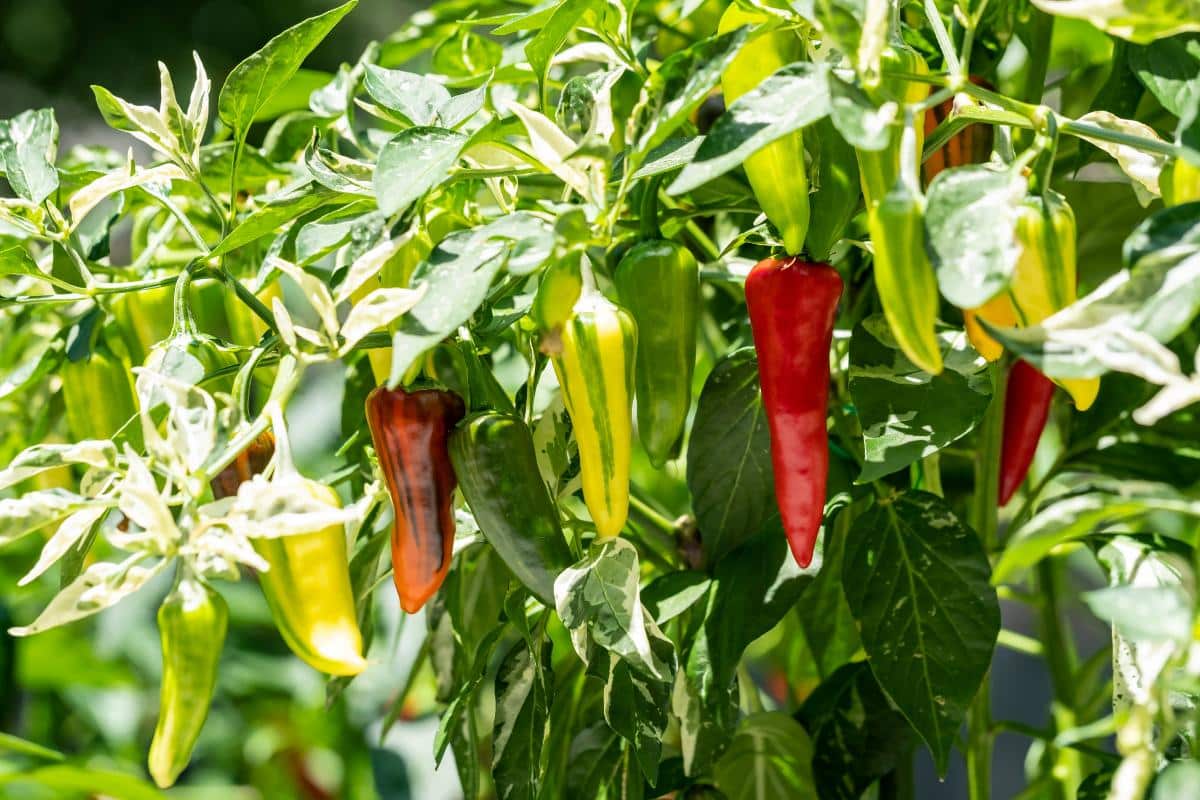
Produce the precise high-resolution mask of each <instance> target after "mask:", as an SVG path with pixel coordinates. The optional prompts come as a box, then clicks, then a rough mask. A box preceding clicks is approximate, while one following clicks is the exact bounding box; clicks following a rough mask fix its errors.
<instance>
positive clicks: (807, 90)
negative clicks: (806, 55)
mask: <svg viewBox="0 0 1200 800" xmlns="http://www.w3.org/2000/svg"><path fill="white" fill-rule="evenodd" d="M829 109H830V104H829V86H828V69H827V68H826V67H825V66H824V65H823V64H813V63H810V62H807V61H802V62H800V63H797V64H789V65H787V66H786V67H783V68H782V69H780V70H779V71H778V72H776V73H774V74H773V75H770V76H768V77H767V78H766V79H765V80H764V81H763V82H762V83H760V84H759V85H758V86H756V87H755V88H754V89H751V90H750V91H749V92H747V93H746V94H744V95H742V96H741V97H739V98H738V99H737V100H736V101H734V103H733V105H731V106H730V107H729V109H728V110H727V111H726V112H725V113H724V114H722V115H721V116H720V117H718V118H717V121H716V124H715V125H713V128H712V130H711V131H709V133H708V136H706V137H705V138H704V142H703V144H701V145H700V150H699V151H698V152H697V153H696V156H695V158H693V159H692V160H691V161H690V162H688V164H687V165H686V166H684V168H683V171H682V172H680V173H679V177H677V178H676V179H675V182H674V183H672V184H671V186H670V188H669V189H668V191H669V192H670V193H671V194H683V193H684V192H688V191H691V190H692V189H695V188H697V187H698V186H702V185H703V184H705V183H708V182H709V181H710V180H712V179H713V178H716V177H718V176H719V175H724V174H725V173H726V172H728V171H729V170H731V169H733V168H735V167H737V166H738V165H740V164H741V163H742V162H743V161H745V160H746V158H747V157H749V156H751V155H753V154H754V153H757V152H758V151H759V150H761V149H762V148H763V147H766V146H767V145H769V144H770V143H771V142H774V141H776V140H777V139H781V138H782V137H784V136H787V135H788V134H790V133H792V132H794V131H798V130H800V129H801V128H803V127H805V126H806V125H811V124H812V123H814V122H816V121H817V120H819V119H821V118H822V117H824V116H825V115H826V114H828V113H829Z"/></svg>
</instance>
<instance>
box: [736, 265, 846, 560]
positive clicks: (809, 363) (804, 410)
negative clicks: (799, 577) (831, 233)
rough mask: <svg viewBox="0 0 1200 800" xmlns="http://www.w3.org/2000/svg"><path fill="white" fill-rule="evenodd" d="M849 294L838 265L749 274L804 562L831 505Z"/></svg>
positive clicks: (787, 509)
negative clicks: (838, 335)
mask: <svg viewBox="0 0 1200 800" xmlns="http://www.w3.org/2000/svg"><path fill="white" fill-rule="evenodd" d="M841 294H842V279H841V277H840V276H839V275H838V274H837V271H836V270H835V269H833V267H831V266H829V265H828V264H811V263H808V262H805V261H801V260H800V259H798V258H787V259H774V258H768V259H766V260H765V261H760V262H759V263H758V264H757V265H755V267H754V269H752V270H751V271H750V274H749V275H748V276H747V278H746V305H747V306H748V307H749V309H750V327H751V329H752V331H753V333H754V349H755V351H756V352H757V353H758V380H759V383H760V384H761V385H762V392H763V406H764V408H765V409H766V412H767V424H768V426H769V427H770V430H771V463H772V464H773V465H774V468H775V498H776V500H777V501H778V502H779V513H780V515H781V516H782V517H783V530H784V532H785V533H786V534H787V538H788V544H789V545H791V548H792V555H793V556H795V558H796V562H797V563H798V564H799V565H800V566H801V567H807V566H808V565H809V563H810V562H811V561H812V554H813V548H814V547H815V546H816V543H817V533H818V532H819V531H820V529H821V517H822V513H823V512H824V509H825V479H826V475H827V473H828V471H829V449H828V434H827V433H826V430H825V411H826V405H827V403H828V395H829V344H830V342H831V341H832V338H833V322H834V318H835V315H836V312H837V304H838V298H839V297H841Z"/></svg>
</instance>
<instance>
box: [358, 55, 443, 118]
mask: <svg viewBox="0 0 1200 800" xmlns="http://www.w3.org/2000/svg"><path fill="white" fill-rule="evenodd" d="M366 67H367V68H366V73H365V74H364V76H363V88H364V89H366V90H367V94H369V95H371V97H372V98H374V100H375V102H377V103H379V104H380V105H381V106H383V107H384V108H386V109H388V110H389V111H395V112H397V113H399V114H400V115H401V116H403V117H404V118H405V119H406V120H408V121H409V123H410V124H412V125H417V126H429V125H436V124H438V110H439V109H440V108H441V107H442V106H443V105H445V104H446V103H447V102H449V100H450V92H449V91H447V89H446V87H445V86H442V84H440V83H438V82H437V81H435V80H433V79H431V78H427V77H425V76H424V75H417V74H415V73H412V72H403V71H401V70H396V69H384V68H383V67H378V66H375V65H374V64H367V65H366Z"/></svg>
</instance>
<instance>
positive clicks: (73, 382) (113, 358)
mask: <svg viewBox="0 0 1200 800" xmlns="http://www.w3.org/2000/svg"><path fill="white" fill-rule="evenodd" d="M60 375H61V377H62V392H63V403H64V405H65V406H66V411H67V415H66V416H67V430H68V431H69V432H70V434H71V437H72V438H73V439H75V440H76V441H82V440H84V439H111V438H113V437H114V436H116V434H117V432H118V431H121V430H122V429H124V432H125V435H126V437H127V438H128V440H129V441H130V443H131V444H132V445H133V446H134V447H140V445H141V433H142V429H141V426H140V425H139V424H138V422H137V420H136V417H137V414H138V402H137V394H136V393H135V391H134V386H133V375H132V374H131V373H130V371H129V364H127V363H126V362H125V361H124V360H122V359H121V358H119V357H118V356H117V355H116V354H115V353H113V351H112V350H111V349H110V348H109V346H108V344H107V343H105V342H104V341H103V339H97V340H96V342H95V343H94V344H93V345H92V351H91V352H90V353H89V354H88V355H87V357H86V358H82V359H80V360H79V361H67V362H66V363H65V364H64V365H63V368H62V372H61V373H60ZM131 419H132V420H134V422H133V424H132V425H128V426H127V423H129V421H130V420H131Z"/></svg>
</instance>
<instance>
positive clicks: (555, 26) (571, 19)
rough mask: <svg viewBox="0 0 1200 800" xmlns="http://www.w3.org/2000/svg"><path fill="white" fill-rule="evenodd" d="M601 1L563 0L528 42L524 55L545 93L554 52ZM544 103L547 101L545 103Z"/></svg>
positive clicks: (542, 91)
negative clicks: (547, 73)
mask: <svg viewBox="0 0 1200 800" xmlns="http://www.w3.org/2000/svg"><path fill="white" fill-rule="evenodd" d="M601 7H602V4H601V3H600V2H599V0H563V2H562V3H560V4H559V5H558V7H557V8H556V9H554V13H553V15H551V17H550V18H549V19H548V20H546V22H545V24H543V25H541V26H540V29H539V30H538V32H537V33H536V34H535V35H534V36H533V38H531V39H530V40H529V41H528V42H526V43H525V57H526V58H527V59H529V66H530V67H532V68H533V74H534V75H535V76H536V77H537V81H538V90H539V92H540V93H541V96H542V98H543V100H544V98H545V96H546V72H547V70H549V69H550V62H551V61H552V60H554V56H555V54H557V53H558V51H559V50H561V49H562V46H563V45H564V44H566V41H567V37H568V36H570V35H571V31H573V30H575V28H577V27H578V26H579V25H580V24H583V23H584V22H585V21H586V20H587V18H588V15H589V14H590V13H591V12H595V11H596V10H597V9H599V8H601ZM543 105H544V102H543Z"/></svg>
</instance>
